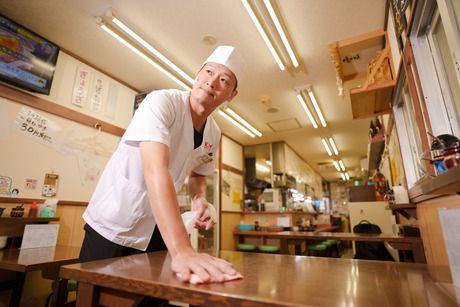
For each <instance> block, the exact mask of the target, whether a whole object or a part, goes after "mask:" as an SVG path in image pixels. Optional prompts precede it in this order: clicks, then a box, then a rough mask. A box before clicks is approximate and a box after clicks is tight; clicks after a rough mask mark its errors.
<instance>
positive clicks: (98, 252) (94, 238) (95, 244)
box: [80, 224, 168, 307]
mask: <svg viewBox="0 0 460 307" xmlns="http://www.w3.org/2000/svg"><path fill="white" fill-rule="evenodd" d="M84 229H85V238H84V239H83V244H82V246H81V250H80V261H81V262H88V261H94V260H100V259H107V258H114V257H122V256H129V255H135V254H141V253H148V252H155V251H161V250H166V245H165V243H164V241H163V238H162V237H161V234H160V230H159V229H158V227H156V226H155V230H154V231H153V235H152V237H151V238H150V242H149V245H148V246H147V249H146V250H145V251H142V250H138V249H135V248H131V247H126V246H122V245H118V244H116V243H113V242H111V241H109V240H107V239H106V238H104V237H103V236H101V235H100V234H99V233H98V232H97V231H96V230H94V229H93V228H91V227H90V226H89V225H88V224H85V226H84ZM136 306H138V307H141V306H142V307H144V306H168V301H165V300H162V299H156V298H151V297H145V298H144V299H143V300H141V301H140V302H139V303H138V304H137V305H136Z"/></svg>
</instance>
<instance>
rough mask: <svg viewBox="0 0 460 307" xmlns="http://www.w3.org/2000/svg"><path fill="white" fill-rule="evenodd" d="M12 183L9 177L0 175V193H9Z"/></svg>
mask: <svg viewBox="0 0 460 307" xmlns="http://www.w3.org/2000/svg"><path fill="white" fill-rule="evenodd" d="M12 183H13V180H12V179H11V177H7V176H0V195H10V192H11V184H12Z"/></svg>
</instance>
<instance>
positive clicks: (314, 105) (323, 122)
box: [308, 89, 327, 127]
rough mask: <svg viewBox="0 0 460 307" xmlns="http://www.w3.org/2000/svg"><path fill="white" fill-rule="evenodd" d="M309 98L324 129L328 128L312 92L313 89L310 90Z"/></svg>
mask: <svg viewBox="0 0 460 307" xmlns="http://www.w3.org/2000/svg"><path fill="white" fill-rule="evenodd" d="M308 96H309V97H310V100H311V102H312V104H313V107H314V108H315V111H316V114H317V115H318V118H319V121H320V122H321V125H322V126H323V127H326V125H327V124H326V120H325V119H324V116H323V113H321V109H320V108H319V105H318V102H317V101H316V98H315V95H314V94H313V92H312V91H311V89H308Z"/></svg>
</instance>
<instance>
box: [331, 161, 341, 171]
mask: <svg viewBox="0 0 460 307" xmlns="http://www.w3.org/2000/svg"><path fill="white" fill-rule="evenodd" d="M332 164H334V167H335V169H336V170H337V171H338V172H340V166H339V164H338V163H337V161H335V160H334V161H332Z"/></svg>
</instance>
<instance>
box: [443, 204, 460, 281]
mask: <svg viewBox="0 0 460 307" xmlns="http://www.w3.org/2000/svg"><path fill="white" fill-rule="evenodd" d="M439 220H440V222H441V228H442V231H443V234H444V243H445V245H446V249H447V256H448V258H449V266H450V271H451V273H452V279H453V281H454V285H455V286H457V287H460V224H459V223H458V222H459V221H460V209H459V208H449V209H447V208H441V209H439Z"/></svg>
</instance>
